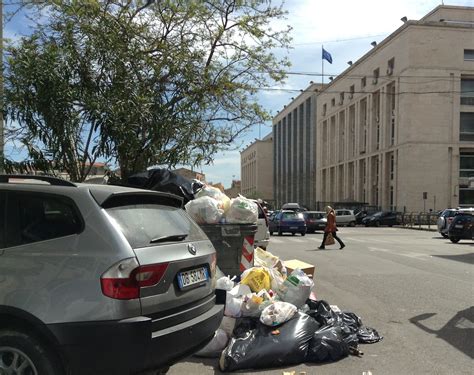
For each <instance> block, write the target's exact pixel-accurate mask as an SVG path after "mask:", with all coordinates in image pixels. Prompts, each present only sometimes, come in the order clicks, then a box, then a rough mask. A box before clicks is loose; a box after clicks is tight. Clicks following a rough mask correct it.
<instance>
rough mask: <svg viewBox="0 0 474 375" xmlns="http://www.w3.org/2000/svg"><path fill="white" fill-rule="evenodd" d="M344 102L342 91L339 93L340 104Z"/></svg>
mask: <svg viewBox="0 0 474 375" xmlns="http://www.w3.org/2000/svg"><path fill="white" fill-rule="evenodd" d="M343 104H344V92H341V93H340V94H339V105H343Z"/></svg>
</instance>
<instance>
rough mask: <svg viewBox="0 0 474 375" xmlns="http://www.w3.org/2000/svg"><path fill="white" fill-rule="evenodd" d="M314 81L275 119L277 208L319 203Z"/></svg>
mask: <svg viewBox="0 0 474 375" xmlns="http://www.w3.org/2000/svg"><path fill="white" fill-rule="evenodd" d="M322 87H323V86H322V85H321V84H311V85H310V86H309V87H308V88H307V89H306V90H304V91H303V92H302V93H301V94H300V95H298V97H296V98H295V99H294V100H292V101H291V103H289V104H288V105H287V106H285V108H283V110H282V111H281V112H280V113H279V114H278V115H277V116H275V117H274V119H273V165H274V175H273V187H274V197H275V203H276V207H281V205H282V204H284V203H286V202H296V203H299V204H300V205H302V206H304V207H308V208H312V207H314V206H315V202H316V190H315V183H316V151H317V144H316V96H317V92H318V90H320V89H321V88H322Z"/></svg>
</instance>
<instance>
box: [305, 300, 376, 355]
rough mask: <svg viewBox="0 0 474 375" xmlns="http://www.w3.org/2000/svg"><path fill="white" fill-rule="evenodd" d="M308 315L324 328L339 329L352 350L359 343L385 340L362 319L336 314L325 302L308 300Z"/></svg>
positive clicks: (352, 314) (348, 313)
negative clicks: (364, 323) (365, 324)
mask: <svg viewBox="0 0 474 375" xmlns="http://www.w3.org/2000/svg"><path fill="white" fill-rule="evenodd" d="M306 304H307V305H308V306H309V309H310V310H309V312H308V315H310V316H312V317H313V318H314V319H316V321H318V322H319V323H320V324H321V325H322V326H329V327H339V328H340V329H341V333H342V339H343V340H344V341H345V342H346V343H347V344H348V345H349V347H351V348H357V343H364V344H372V343H376V342H378V341H380V340H382V339H383V337H382V336H380V335H379V333H378V332H377V331H376V330H375V329H373V328H370V327H365V326H364V325H363V324H362V319H361V318H360V317H359V316H357V315H356V314H354V313H352V312H347V311H341V312H336V311H333V310H332V309H331V306H330V305H329V303H327V302H326V301H324V300H320V301H314V300H311V299H308V300H307V301H306Z"/></svg>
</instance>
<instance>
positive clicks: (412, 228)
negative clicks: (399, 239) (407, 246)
mask: <svg viewBox="0 0 474 375" xmlns="http://www.w3.org/2000/svg"><path fill="white" fill-rule="evenodd" d="M397 228H400V229H411V230H422V231H425V232H437V231H438V229H435V228H420V227H402V226H399V227H397Z"/></svg>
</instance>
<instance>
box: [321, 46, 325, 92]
mask: <svg viewBox="0 0 474 375" xmlns="http://www.w3.org/2000/svg"><path fill="white" fill-rule="evenodd" d="M323 51H324V45H321V79H322V83H323V84H324V58H323Z"/></svg>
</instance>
